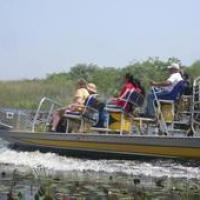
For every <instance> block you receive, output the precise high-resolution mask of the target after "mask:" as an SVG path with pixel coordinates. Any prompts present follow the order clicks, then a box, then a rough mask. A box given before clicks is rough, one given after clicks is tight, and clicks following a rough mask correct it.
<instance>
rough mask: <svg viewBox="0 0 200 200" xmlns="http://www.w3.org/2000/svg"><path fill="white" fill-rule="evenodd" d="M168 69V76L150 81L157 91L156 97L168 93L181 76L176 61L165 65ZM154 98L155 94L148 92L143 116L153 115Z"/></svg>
mask: <svg viewBox="0 0 200 200" xmlns="http://www.w3.org/2000/svg"><path fill="white" fill-rule="evenodd" d="M167 68H168V70H169V74H170V75H169V78H168V79H167V80H164V81H160V82H156V81H151V82H150V85H151V86H154V87H156V92H158V95H157V96H158V98H159V96H162V95H166V94H169V93H170V92H171V91H172V89H173V88H174V86H175V85H176V84H177V83H178V82H179V81H181V80H183V78H182V77H181V74H180V67H179V65H178V64H177V63H172V64H171V65H170V66H168V67H167ZM154 100H155V96H154V94H153V92H152V91H150V92H149V94H148V96H147V107H146V111H145V117H149V118H154V117H155V111H154Z"/></svg>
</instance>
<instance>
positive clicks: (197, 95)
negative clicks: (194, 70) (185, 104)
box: [191, 77, 200, 135]
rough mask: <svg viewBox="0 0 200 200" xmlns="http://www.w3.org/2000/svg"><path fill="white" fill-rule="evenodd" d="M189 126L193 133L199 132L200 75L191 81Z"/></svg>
mask: <svg viewBox="0 0 200 200" xmlns="http://www.w3.org/2000/svg"><path fill="white" fill-rule="evenodd" d="M191 128H192V131H193V133H194V135H197V134H200V77H198V78H196V79H195V80H194V83H193V98H192V117H191Z"/></svg>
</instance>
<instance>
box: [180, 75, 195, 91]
mask: <svg viewBox="0 0 200 200" xmlns="http://www.w3.org/2000/svg"><path fill="white" fill-rule="evenodd" d="M182 77H183V79H184V80H185V83H186V87H185V90H184V95H192V90H193V89H192V84H191V82H192V81H191V80H190V76H189V75H188V74H187V73H186V72H183V73H182Z"/></svg>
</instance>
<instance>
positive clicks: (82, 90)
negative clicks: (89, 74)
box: [51, 79, 89, 131]
mask: <svg viewBox="0 0 200 200" xmlns="http://www.w3.org/2000/svg"><path fill="white" fill-rule="evenodd" d="M88 96H89V92H88V90H87V87H86V81H85V80H83V79H80V80H79V81H78V82H77V90H76V93H75V95H74V99H73V102H72V104H70V105H68V106H66V107H63V108H60V109H57V110H56V111H55V112H54V113H53V119H52V128H51V130H52V131H56V129H57V126H58V124H59V122H60V119H61V118H62V116H63V115H64V113H66V112H81V111H82V108H83V105H84V103H85V100H86V99H87V97H88Z"/></svg>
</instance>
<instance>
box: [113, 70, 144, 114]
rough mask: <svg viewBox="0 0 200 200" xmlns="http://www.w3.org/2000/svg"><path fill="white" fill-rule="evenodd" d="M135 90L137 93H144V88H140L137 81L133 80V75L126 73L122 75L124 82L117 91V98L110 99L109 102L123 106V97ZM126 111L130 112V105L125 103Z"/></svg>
mask: <svg viewBox="0 0 200 200" xmlns="http://www.w3.org/2000/svg"><path fill="white" fill-rule="evenodd" d="M133 90H134V91H136V92H138V93H141V94H142V93H144V90H143V89H142V87H141V85H140V83H139V81H137V83H136V81H134V79H133V75H131V74H129V73H127V74H125V76H124V84H123V86H122V88H121V90H120V92H119V95H118V98H117V99H112V100H111V104H113V105H116V106H119V107H123V106H124V105H125V103H126V102H125V101H124V100H125V99H126V98H127V95H128V93H129V92H130V91H133ZM125 110H126V112H130V111H131V110H132V107H131V106H130V105H129V104H127V106H126V108H125Z"/></svg>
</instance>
